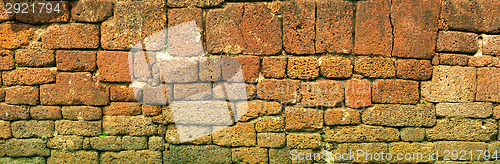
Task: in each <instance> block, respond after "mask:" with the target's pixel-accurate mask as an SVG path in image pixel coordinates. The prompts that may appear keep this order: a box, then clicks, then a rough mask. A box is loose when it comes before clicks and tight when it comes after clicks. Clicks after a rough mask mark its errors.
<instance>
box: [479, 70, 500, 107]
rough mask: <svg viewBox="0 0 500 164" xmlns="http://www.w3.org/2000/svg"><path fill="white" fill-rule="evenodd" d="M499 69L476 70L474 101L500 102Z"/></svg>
mask: <svg viewBox="0 0 500 164" xmlns="http://www.w3.org/2000/svg"><path fill="white" fill-rule="evenodd" d="M499 76H500V68H491V67H486V68H478V69H477V92H476V101H492V102H500V79H499V78H498V77H499Z"/></svg>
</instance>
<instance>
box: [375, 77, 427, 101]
mask: <svg viewBox="0 0 500 164" xmlns="http://www.w3.org/2000/svg"><path fill="white" fill-rule="evenodd" d="M372 95H373V96H372V102H373V103H381V104H416V103H417V102H418V100H419V99H420V95H419V89H418V82H416V81H410V80H400V79H387V80H382V79H377V80H375V81H373V83H372Z"/></svg>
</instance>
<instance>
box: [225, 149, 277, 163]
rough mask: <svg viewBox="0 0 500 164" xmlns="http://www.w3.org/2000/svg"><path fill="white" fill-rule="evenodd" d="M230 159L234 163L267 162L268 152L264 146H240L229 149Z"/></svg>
mask: <svg viewBox="0 0 500 164" xmlns="http://www.w3.org/2000/svg"><path fill="white" fill-rule="evenodd" d="M231 155H232V158H231V159H232V161H233V162H236V163H240V162H243V163H267V162H268V158H269V152H268V150H267V149H266V148H260V147H252V148H246V147H240V148H233V149H231Z"/></svg>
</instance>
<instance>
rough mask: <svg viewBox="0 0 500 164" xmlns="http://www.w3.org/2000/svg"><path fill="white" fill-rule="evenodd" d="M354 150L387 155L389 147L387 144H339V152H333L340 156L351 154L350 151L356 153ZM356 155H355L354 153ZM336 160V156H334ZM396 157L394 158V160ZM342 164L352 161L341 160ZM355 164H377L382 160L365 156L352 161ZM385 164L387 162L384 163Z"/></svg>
mask: <svg viewBox="0 0 500 164" xmlns="http://www.w3.org/2000/svg"><path fill="white" fill-rule="evenodd" d="M353 150H363V151H365V152H370V153H372V152H373V153H372V154H375V153H379V154H380V153H382V152H384V153H387V150H388V145H387V144H386V143H343V144H339V145H338V147H337V150H336V151H335V152H333V153H334V154H335V153H339V154H344V153H346V154H349V151H352V152H353V153H354V151H353ZM354 154H355V153H354ZM334 158H335V156H334ZM394 158H395V157H394V156H393V159H394ZM351 159H356V158H351ZM340 162H350V159H347V160H340ZM352 162H353V163H376V162H381V160H378V161H377V160H375V159H373V158H372V157H371V156H368V158H367V156H366V155H365V156H364V157H360V158H358V160H352ZM383 162H385V161H383Z"/></svg>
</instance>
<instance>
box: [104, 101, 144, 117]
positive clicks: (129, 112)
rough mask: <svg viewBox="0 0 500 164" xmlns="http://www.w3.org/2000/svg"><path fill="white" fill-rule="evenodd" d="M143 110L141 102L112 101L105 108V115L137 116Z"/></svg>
mask: <svg viewBox="0 0 500 164" xmlns="http://www.w3.org/2000/svg"><path fill="white" fill-rule="evenodd" d="M141 112H142V108H141V104H140V103H134V102H112V103H111V104H109V106H106V107H104V108H103V112H102V113H103V115H108V116H135V115H140V114H141Z"/></svg>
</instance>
